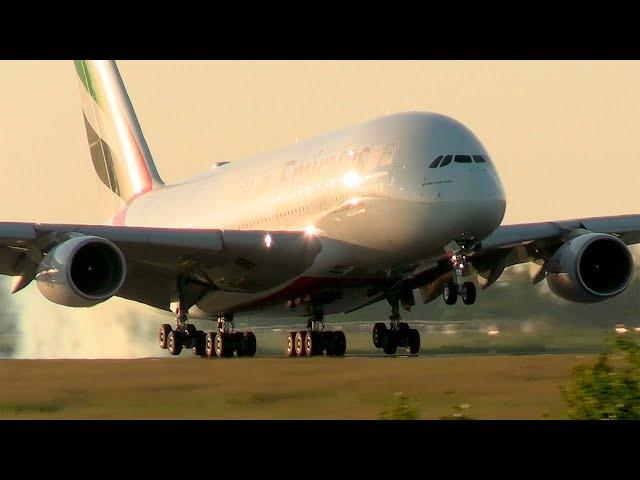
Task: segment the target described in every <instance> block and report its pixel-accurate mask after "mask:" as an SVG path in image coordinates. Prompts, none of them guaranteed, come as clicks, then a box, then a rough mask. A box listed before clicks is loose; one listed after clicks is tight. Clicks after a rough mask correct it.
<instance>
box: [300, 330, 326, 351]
mask: <svg viewBox="0 0 640 480" xmlns="http://www.w3.org/2000/svg"><path fill="white" fill-rule="evenodd" d="M319 333H320V332H314V331H310V332H307V336H306V337H305V339H304V343H305V349H306V351H307V357H314V356H316V355H320V354H321V353H322V351H323V350H324V349H323V348H322V347H323V345H322V344H323V343H324V342H323V341H322V340H323V338H322V335H321V334H319Z"/></svg>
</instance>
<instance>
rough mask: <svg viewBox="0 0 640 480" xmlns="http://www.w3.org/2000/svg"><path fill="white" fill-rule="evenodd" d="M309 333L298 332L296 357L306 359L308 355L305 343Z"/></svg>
mask: <svg viewBox="0 0 640 480" xmlns="http://www.w3.org/2000/svg"><path fill="white" fill-rule="evenodd" d="M307 333H308V332H306V331H304V330H301V331H299V332H296V355H298V356H299V357H305V356H306V355H307V346H306V343H305V340H306V337H307Z"/></svg>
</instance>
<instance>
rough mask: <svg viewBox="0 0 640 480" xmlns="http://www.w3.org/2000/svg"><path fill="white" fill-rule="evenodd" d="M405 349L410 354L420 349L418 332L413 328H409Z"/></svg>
mask: <svg viewBox="0 0 640 480" xmlns="http://www.w3.org/2000/svg"><path fill="white" fill-rule="evenodd" d="M407 350H408V351H409V353H410V354H412V355H415V354H416V353H418V352H419V351H420V332H418V330H416V329H415V328H412V329H410V330H409V333H408V338H407Z"/></svg>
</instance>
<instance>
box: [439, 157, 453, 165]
mask: <svg viewBox="0 0 640 480" xmlns="http://www.w3.org/2000/svg"><path fill="white" fill-rule="evenodd" d="M452 158H453V155H445V156H444V158H443V159H442V163H441V164H440V167H445V166H447V165H449V164H450V163H451V159H452Z"/></svg>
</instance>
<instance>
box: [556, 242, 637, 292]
mask: <svg viewBox="0 0 640 480" xmlns="http://www.w3.org/2000/svg"><path fill="white" fill-rule="evenodd" d="M546 269H547V283H548V284H549V287H550V288H551V290H552V291H553V292H554V293H555V294H556V295H558V296H559V297H562V298H564V299H566V300H570V301H572V302H579V303H595V302H600V301H602V300H606V299H607V298H611V297H614V296H616V295H618V294H620V293H622V292H623V291H624V290H625V289H626V288H627V287H628V286H629V283H630V282H631V279H632V277H633V257H632V256H631V252H630V251H629V249H628V248H627V246H626V245H625V244H624V242H623V241H622V240H620V239H619V238H617V237H614V236H613V235H608V234H602V233H587V234H584V235H580V236H578V237H575V238H573V239H571V240H569V241H567V242H566V243H565V244H564V245H563V246H562V247H560V248H559V249H558V250H557V251H556V253H555V254H554V255H553V256H552V257H551V258H550V259H549V261H548V262H547V266H546Z"/></svg>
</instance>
